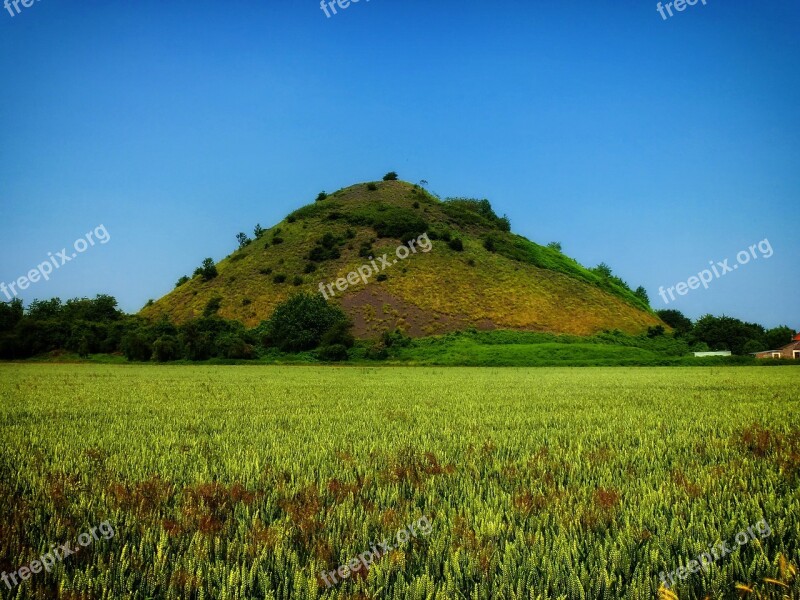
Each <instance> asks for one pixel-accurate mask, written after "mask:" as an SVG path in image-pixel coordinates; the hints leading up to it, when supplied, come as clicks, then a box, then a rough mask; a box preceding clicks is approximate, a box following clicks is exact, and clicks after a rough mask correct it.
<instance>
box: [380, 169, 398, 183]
mask: <svg viewBox="0 0 800 600" xmlns="http://www.w3.org/2000/svg"><path fill="white" fill-rule="evenodd" d="M383 180H384V181H397V173H395V172H394V171H389V172H388V173H387V174H386V175H384V176H383Z"/></svg>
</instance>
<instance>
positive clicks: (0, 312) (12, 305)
mask: <svg viewBox="0 0 800 600" xmlns="http://www.w3.org/2000/svg"><path fill="white" fill-rule="evenodd" d="M23 312H24V311H23V309H22V300H20V299H19V298H14V299H13V300H12V301H11V302H0V331H11V330H12V329H14V327H16V326H17V324H18V323H19V322H20V321H21V320H22V315H23Z"/></svg>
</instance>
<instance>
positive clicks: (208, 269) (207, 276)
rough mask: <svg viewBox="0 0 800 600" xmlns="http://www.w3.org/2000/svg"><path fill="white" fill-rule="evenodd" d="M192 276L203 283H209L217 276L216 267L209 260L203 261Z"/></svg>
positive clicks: (211, 260)
mask: <svg viewBox="0 0 800 600" xmlns="http://www.w3.org/2000/svg"><path fill="white" fill-rule="evenodd" d="M194 274H195V275H199V276H200V277H201V278H202V279H203V281H211V280H212V279H214V277H216V276H217V267H216V265H215V264H214V260H213V259H211V258H207V259H205V260H204V261H203V264H202V265H201V266H199V267H198V268H197V269H195V271H194Z"/></svg>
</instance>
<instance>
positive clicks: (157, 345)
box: [153, 335, 181, 362]
mask: <svg viewBox="0 0 800 600" xmlns="http://www.w3.org/2000/svg"><path fill="white" fill-rule="evenodd" d="M179 358H181V345H180V342H179V341H178V338H176V337H175V336H174V335H162V336H161V337H160V338H158V339H157V340H156V341H155V342H153V359H154V360H156V361H157V362H169V361H173V360H178V359H179Z"/></svg>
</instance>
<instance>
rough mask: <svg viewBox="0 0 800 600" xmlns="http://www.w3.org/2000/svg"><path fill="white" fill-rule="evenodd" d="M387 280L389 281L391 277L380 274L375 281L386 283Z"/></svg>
mask: <svg viewBox="0 0 800 600" xmlns="http://www.w3.org/2000/svg"><path fill="white" fill-rule="evenodd" d="M387 279H389V276H388V275H387V274H386V273H378V276H377V277H376V278H375V281H386V280H387Z"/></svg>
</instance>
